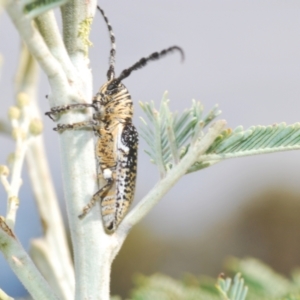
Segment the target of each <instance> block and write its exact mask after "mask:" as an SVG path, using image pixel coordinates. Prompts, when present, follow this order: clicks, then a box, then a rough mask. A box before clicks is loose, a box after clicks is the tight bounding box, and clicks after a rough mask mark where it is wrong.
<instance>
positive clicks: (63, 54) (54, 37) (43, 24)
mask: <svg viewBox="0 0 300 300" xmlns="http://www.w3.org/2000/svg"><path fill="white" fill-rule="evenodd" d="M36 24H37V26H38V28H39V31H40V33H41V35H42V36H43V37H44V40H45V42H46V44H47V46H48V47H49V50H50V51H51V53H52V55H53V56H54V57H55V58H56V59H57V60H58V61H59V63H60V64H61V66H62V68H63V70H64V72H65V73H66V75H67V77H68V81H69V82H70V83H71V84H72V83H73V82H78V81H79V80H80V79H79V78H78V76H77V72H76V69H75V68H74V65H73V64H72V62H71V60H70V57H69V55H68V53H67V51H66V48H65V45H64V43H63V40H62V37H61V34H60V32H59V28H58V25H57V21H56V19H55V16H54V13H53V11H52V10H51V11H48V12H46V13H44V14H43V15H40V16H38V17H37V18H36Z"/></svg>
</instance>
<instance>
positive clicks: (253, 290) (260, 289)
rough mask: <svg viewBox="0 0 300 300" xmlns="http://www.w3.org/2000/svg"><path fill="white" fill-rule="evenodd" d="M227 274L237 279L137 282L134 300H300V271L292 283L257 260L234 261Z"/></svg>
mask: <svg viewBox="0 0 300 300" xmlns="http://www.w3.org/2000/svg"><path fill="white" fill-rule="evenodd" d="M226 270H227V271H228V272H229V273H233V274H236V275H235V276H234V277H233V279H231V278H224V277H223V275H220V276H219V278H218V280H217V283H216V281H215V279H213V278H210V277H203V276H202V277H199V278H198V277H195V276H193V275H186V276H185V277H184V279H183V280H181V281H180V280H175V279H172V278H170V277H168V276H165V275H162V274H154V275H152V276H149V277H146V276H142V275H139V276H137V277H136V278H135V286H136V287H135V289H134V290H133V291H132V293H131V297H130V300H148V299H149V300H150V299H151V300H152V299H160V300H183V299H184V300H194V299H195V300H300V280H299V279H300V270H296V271H294V272H293V274H292V278H291V279H288V278H286V277H284V276H282V275H280V274H278V273H276V272H275V271H274V270H272V269H271V268H270V267H269V266H267V265H265V264H264V263H262V262H260V261H259V260H257V259H253V258H246V259H242V260H240V259H237V258H231V259H229V260H228V261H227V263H226Z"/></svg>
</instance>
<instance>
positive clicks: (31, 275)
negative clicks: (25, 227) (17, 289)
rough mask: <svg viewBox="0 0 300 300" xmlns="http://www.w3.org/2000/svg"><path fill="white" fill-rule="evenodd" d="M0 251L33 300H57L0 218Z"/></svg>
mask: <svg viewBox="0 0 300 300" xmlns="http://www.w3.org/2000/svg"><path fill="white" fill-rule="evenodd" d="M0 250H1V251H2V253H3V255H4V257H5V259H6V261H7V262H8V264H9V265H10V267H11V268H12V270H13V271H14V272H15V274H16V275H17V276H18V278H19V280H20V281H21V282H22V283H23V285H24V286H25V288H26V289H27V290H28V292H29V293H30V294H31V295H32V297H33V298H34V299H45V300H57V299H58V298H57V297H56V296H55V295H54V294H53V292H52V290H51V289H50V287H49V285H48V283H47V282H46V281H45V279H44V278H43V277H42V276H41V274H40V272H39V271H38V270H37V268H36V267H35V265H34V264H33V262H32V261H31V259H30V257H29V256H28V254H27V253H26V251H25V250H24V248H23V247H22V246H21V244H20V243H19V242H18V241H17V239H16V237H15V236H14V234H13V232H12V231H11V229H10V228H9V227H8V225H7V224H6V223H5V222H4V220H3V218H0Z"/></svg>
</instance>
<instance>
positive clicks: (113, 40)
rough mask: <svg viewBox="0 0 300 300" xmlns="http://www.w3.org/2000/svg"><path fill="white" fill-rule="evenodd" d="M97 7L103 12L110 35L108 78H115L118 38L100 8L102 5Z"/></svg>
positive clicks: (102, 12) (103, 14)
mask: <svg viewBox="0 0 300 300" xmlns="http://www.w3.org/2000/svg"><path fill="white" fill-rule="evenodd" d="M97 8H98V10H99V11H100V12H101V14H102V16H103V18H104V21H105V23H106V25H107V28H108V32H109V36H110V44H111V49H110V56H109V69H108V71H107V79H108V80H112V79H114V78H115V56H116V38H115V35H114V32H113V29H112V27H111V25H110V23H109V21H108V19H107V17H106V15H105V13H104V11H103V10H102V9H101V8H100V6H97Z"/></svg>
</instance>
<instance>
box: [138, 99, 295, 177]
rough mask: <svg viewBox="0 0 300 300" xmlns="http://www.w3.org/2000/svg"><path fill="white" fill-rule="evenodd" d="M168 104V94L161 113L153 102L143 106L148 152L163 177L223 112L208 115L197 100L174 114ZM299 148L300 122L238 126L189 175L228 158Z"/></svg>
mask: <svg viewBox="0 0 300 300" xmlns="http://www.w3.org/2000/svg"><path fill="white" fill-rule="evenodd" d="M168 104H169V100H168V99H167V94H166V93H165V94H164V96H163V99H162V102H161V105H160V109H159V110H157V109H156V108H155V107H154V104H153V102H151V103H140V105H141V107H142V109H143V110H144V112H145V113H146V115H147V118H148V120H149V125H148V123H147V122H146V121H145V120H144V119H142V121H143V123H144V126H143V127H142V128H141V135H142V137H143V138H144V139H145V141H146V142H147V144H148V145H149V147H150V150H147V151H146V153H147V154H148V155H149V156H150V157H151V160H152V162H154V163H155V164H156V165H157V166H158V168H159V170H160V173H161V174H162V175H164V174H165V173H166V172H167V171H168V170H169V169H170V168H172V167H173V166H174V165H176V164H177V163H178V162H179V161H180V160H181V159H182V158H183V157H184V156H185V154H186V153H187V151H188V149H189V148H190V147H191V146H193V144H194V143H195V141H196V140H197V139H201V137H202V136H203V134H204V133H203V130H204V129H205V127H206V126H207V125H209V123H211V121H213V120H214V119H215V118H216V117H217V116H218V115H219V114H220V113H221V112H220V110H218V109H217V107H214V108H213V109H212V110H211V111H210V112H209V113H208V114H207V115H204V114H203V106H202V105H201V104H200V103H199V102H196V101H193V102H192V106H191V108H190V109H187V110H185V111H184V112H183V113H182V114H181V115H178V114H173V113H172V112H171V111H170V109H169V106H168ZM296 149H300V123H295V124H293V125H286V124H285V123H280V124H274V125H269V126H261V125H258V126H252V127H250V128H248V129H246V130H244V129H243V127H242V126H238V127H237V128H235V129H234V130H231V129H226V130H224V131H223V132H222V133H221V134H220V136H219V137H218V138H217V139H216V140H215V141H214V142H213V144H212V145H211V146H210V147H209V149H208V150H207V151H206V153H205V154H204V155H201V156H200V157H199V160H198V161H197V162H196V163H195V164H194V165H193V166H191V168H190V169H189V170H188V173H190V172H194V171H197V170H200V169H202V168H205V167H208V166H210V165H212V164H215V163H217V162H219V161H221V160H223V159H227V158H234V157H240V156H248V155H255V154H263V153H270V152H276V151H287V150H296Z"/></svg>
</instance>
